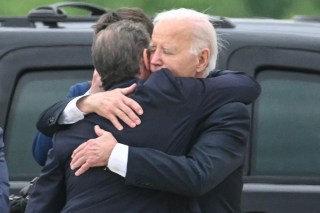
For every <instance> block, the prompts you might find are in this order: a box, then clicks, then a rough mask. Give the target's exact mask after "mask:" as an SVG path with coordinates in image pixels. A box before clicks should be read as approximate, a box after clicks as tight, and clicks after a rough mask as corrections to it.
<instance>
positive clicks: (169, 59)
mask: <svg viewBox="0 0 320 213" xmlns="http://www.w3.org/2000/svg"><path fill="white" fill-rule="evenodd" d="M192 42H193V28H192V22H191V21H182V20H174V21H159V22H157V23H156V24H155V26H154V30H153V33H152V38H151V42H150V47H149V51H150V70H151V72H155V71H158V70H159V69H161V68H168V69H169V70H170V71H171V72H172V73H173V74H174V75H175V76H179V77H197V78H199V77H203V72H204V69H205V68H206V66H207V65H203V60H207V59H205V58H203V57H206V56H203V53H202V51H201V53H199V54H195V53H192V52H191V44H192ZM207 54H208V53H207Z"/></svg>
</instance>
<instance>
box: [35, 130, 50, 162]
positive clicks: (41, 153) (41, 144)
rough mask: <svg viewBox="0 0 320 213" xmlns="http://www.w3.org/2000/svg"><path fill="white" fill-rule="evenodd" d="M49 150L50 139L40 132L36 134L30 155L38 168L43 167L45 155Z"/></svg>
mask: <svg viewBox="0 0 320 213" xmlns="http://www.w3.org/2000/svg"><path fill="white" fill-rule="evenodd" d="M51 148H52V139H51V137H48V136H45V135H44V134H42V133H41V132H37V133H36V137H35V138H34V141H33V145H32V155H33V158H34V159H35V160H36V162H37V163H38V164H39V165H40V166H44V164H45V163H46V160H47V154H48V151H49V149H51Z"/></svg>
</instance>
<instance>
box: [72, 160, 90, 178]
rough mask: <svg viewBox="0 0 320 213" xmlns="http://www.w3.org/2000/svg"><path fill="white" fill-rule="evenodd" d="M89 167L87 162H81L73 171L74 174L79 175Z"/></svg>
mask: <svg viewBox="0 0 320 213" xmlns="http://www.w3.org/2000/svg"><path fill="white" fill-rule="evenodd" d="M89 169H90V165H89V163H88V162H86V163H85V164H83V165H82V166H81V167H80V168H79V169H78V170H77V171H76V172H75V176H80V175H82V174H83V173H85V172H86V171H88V170H89Z"/></svg>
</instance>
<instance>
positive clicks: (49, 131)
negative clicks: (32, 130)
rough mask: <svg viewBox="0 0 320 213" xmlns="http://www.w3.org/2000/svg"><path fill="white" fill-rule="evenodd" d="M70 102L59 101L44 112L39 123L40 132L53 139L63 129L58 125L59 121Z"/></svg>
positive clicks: (68, 100)
mask: <svg viewBox="0 0 320 213" xmlns="http://www.w3.org/2000/svg"><path fill="white" fill-rule="evenodd" d="M69 102H70V99H65V100H62V101H59V102H57V103H56V104H54V105H52V106H51V107H49V108H47V109H46V110H45V111H43V112H42V113H41V114H40V117H39V119H38V122H37V128H38V130H39V131H40V132H41V133H43V134H44V135H46V136H48V137H52V136H53V134H54V133H55V132H56V131H58V130H59V129H61V128H62V127H61V125H59V124H58V119H59V116H60V115H61V113H62V112H63V110H64V109H65V107H66V106H67V105H68V103H69Z"/></svg>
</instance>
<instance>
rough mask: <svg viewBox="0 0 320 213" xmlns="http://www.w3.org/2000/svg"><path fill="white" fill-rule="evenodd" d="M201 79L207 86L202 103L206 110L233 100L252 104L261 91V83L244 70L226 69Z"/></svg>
mask: <svg viewBox="0 0 320 213" xmlns="http://www.w3.org/2000/svg"><path fill="white" fill-rule="evenodd" d="M201 80H202V81H203V84H204V88H205V89H204V92H203V94H202V96H203V101H202V103H201V107H202V109H203V110H204V111H211V110H210V109H212V108H213V106H215V107H217V106H218V107H221V106H222V105H224V104H226V103H231V102H241V103H244V104H250V103H252V102H253V101H255V100H256V99H257V98H258V97H259V95H260V93H261V87H260V85H259V83H258V82H257V81H256V80H255V79H254V78H252V77H250V76H249V75H247V74H245V73H242V72H233V71H229V70H225V71H221V72H217V75H216V76H214V77H209V78H206V79H201ZM190 96H191V97H189V98H190V99H191V98H192V96H193V94H191V95H190ZM191 100H192V99H191ZM211 112H212V111H211Z"/></svg>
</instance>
